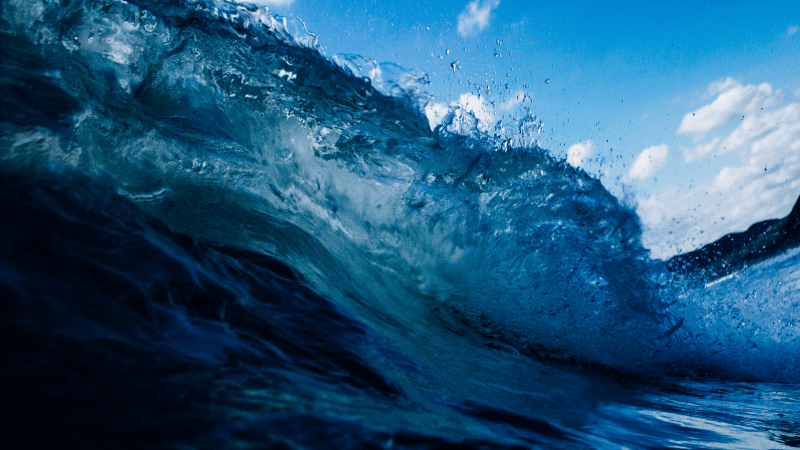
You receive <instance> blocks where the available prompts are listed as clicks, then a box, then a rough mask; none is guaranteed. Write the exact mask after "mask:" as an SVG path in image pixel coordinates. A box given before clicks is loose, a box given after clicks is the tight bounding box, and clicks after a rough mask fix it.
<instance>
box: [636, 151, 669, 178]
mask: <svg viewBox="0 0 800 450" xmlns="http://www.w3.org/2000/svg"><path fill="white" fill-rule="evenodd" d="M667 155H669V146H668V145H667V144H661V145H656V146H653V147H648V148H646V149H644V150H642V153H640V154H639V156H638V157H636V160H635V161H633V165H632V166H631V170H630V171H628V177H630V178H631V179H632V180H644V179H646V178H650V176H652V175H653V174H654V173H656V171H658V169H660V168H661V166H663V165H664V163H665V162H667Z"/></svg>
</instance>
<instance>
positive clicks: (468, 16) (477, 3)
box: [458, 0, 500, 37]
mask: <svg viewBox="0 0 800 450" xmlns="http://www.w3.org/2000/svg"><path fill="white" fill-rule="evenodd" d="M498 6H500V0H473V1H471V2H469V4H468V5H467V6H466V7H465V8H464V11H462V12H461V14H459V15H458V34H460V35H461V36H463V37H467V36H474V35H476V34H478V33H480V32H481V31H483V30H484V29H485V28H486V27H487V26H489V19H490V18H491V13H492V10H493V9H495V8H497V7H498Z"/></svg>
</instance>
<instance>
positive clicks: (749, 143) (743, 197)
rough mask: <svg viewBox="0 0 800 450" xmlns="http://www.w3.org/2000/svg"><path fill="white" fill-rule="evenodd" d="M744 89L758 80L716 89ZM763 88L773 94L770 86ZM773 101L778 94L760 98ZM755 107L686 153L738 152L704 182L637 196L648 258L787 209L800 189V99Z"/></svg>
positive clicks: (688, 246) (689, 155)
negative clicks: (733, 125)
mask: <svg viewBox="0 0 800 450" xmlns="http://www.w3.org/2000/svg"><path fill="white" fill-rule="evenodd" d="M764 85H766V83H765V84H762V85H761V86H764ZM766 86H769V85H766ZM715 88H717V89H719V86H717V87H715ZM748 88H751V89H755V86H747V87H742V86H741V85H739V84H738V83H736V84H730V83H728V86H726V87H724V88H722V89H720V91H721V93H720V97H721V96H722V95H724V94H725V93H728V92H731V91H732V90H740V91H741V90H746V89H748ZM759 88H760V86H759ZM763 91H764V92H768V91H769V92H771V88H770V89H769V90H766V89H763ZM758 95H759V94H752V95H750V97H749V98H750V99H754V98H756V97H757V96H758ZM715 102H716V101H715ZM772 102H777V99H775V98H773V99H771V100H770V101H769V102H765V103H764V104H765V105H769V104H771V103H772ZM760 108H761V107H760V106H759V108H758V109H757V110H752V111H749V113H748V114H746V115H745V117H744V119H743V120H742V121H741V122H740V123H739V125H738V126H737V127H736V128H735V129H734V130H733V131H731V132H730V133H729V134H728V135H727V136H725V135H723V136H717V137H714V138H711V139H708V140H707V141H706V142H700V143H699V144H698V145H697V146H696V147H695V148H694V149H692V150H686V151H685V152H684V157H685V158H686V160H687V161H691V160H695V159H699V158H704V157H710V156H711V155H715V156H716V155H721V154H723V153H729V152H737V153H738V154H739V156H740V160H739V163H738V164H735V163H734V164H728V166H726V167H723V168H722V169H720V170H719V171H718V172H717V173H716V175H715V176H714V178H713V179H712V180H710V181H708V182H705V183H697V184H696V185H690V186H689V187H688V188H685V187H684V188H682V189H678V187H671V188H668V190H666V191H663V192H661V193H658V194H655V195H653V196H651V197H649V198H647V199H645V200H640V202H639V206H638V208H637V211H638V212H639V215H640V217H641V218H642V222H643V224H644V225H645V234H644V236H643V242H644V243H645V245H647V246H648V247H649V248H651V250H652V254H653V256H656V257H666V256H670V255H672V254H674V253H677V252H682V251H688V250H692V249H694V248H697V247H699V246H701V245H704V244H706V243H708V242H712V241H714V240H716V239H718V238H720V237H721V236H723V235H725V234H727V233H733V232H741V231H744V230H746V229H747V228H748V227H749V226H750V225H752V224H753V223H755V222H759V221H762V220H767V219H772V218H778V217H783V216H785V215H786V214H788V213H789V211H790V210H791V208H792V206H793V205H794V203H795V201H796V200H797V196H798V195H800V103H798V102H795V103H790V104H787V105H784V106H782V107H780V108H778V109H774V110H768V109H766V108H767V106H765V110H764V111H762V110H761V109H760ZM640 158H641V156H640ZM637 161H638V159H637ZM634 165H635V164H634ZM631 172H633V169H631ZM631 178H633V176H632V175H631Z"/></svg>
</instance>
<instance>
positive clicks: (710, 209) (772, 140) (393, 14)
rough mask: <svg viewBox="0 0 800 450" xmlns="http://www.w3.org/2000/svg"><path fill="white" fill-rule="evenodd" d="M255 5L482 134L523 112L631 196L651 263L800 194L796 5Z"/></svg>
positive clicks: (571, 156)
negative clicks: (373, 64) (426, 95)
mask: <svg viewBox="0 0 800 450" xmlns="http://www.w3.org/2000/svg"><path fill="white" fill-rule="evenodd" d="M258 3H260V4H264V5H267V7H268V8H269V9H270V10H271V11H272V12H274V13H277V14H281V15H284V16H287V17H289V18H293V17H299V18H302V19H303V21H304V22H305V24H306V26H307V28H308V29H309V30H310V31H312V32H313V33H315V34H317V35H318V36H319V45H320V46H321V47H322V48H323V49H324V51H325V53H326V54H327V55H328V56H333V55H335V54H339V53H348V54H359V55H363V56H366V57H369V58H373V59H375V60H377V61H378V62H385V61H386V62H394V63H396V64H399V65H401V66H403V67H405V68H407V69H411V68H420V69H422V70H424V71H426V72H427V73H428V74H429V76H430V79H431V85H430V86H429V87H428V91H429V92H430V93H431V94H433V95H434V97H435V98H434V100H433V102H434V104H432V105H433V106H436V104H438V105H442V106H447V105H449V104H451V103H454V102H455V103H459V102H460V104H461V106H462V107H466V108H468V109H470V108H471V109H473V110H474V113H475V115H476V116H478V117H479V118H482V119H484V121H485V122H487V123H488V122H492V121H496V120H498V119H499V118H501V117H502V115H503V114H504V113H505V114H508V113H507V112H504V110H503V109H504V107H505V106H508V105H510V104H516V103H517V102H515V101H514V100H515V99H522V98H525V100H524V102H523V105H524V106H528V107H530V108H531V111H532V112H533V113H534V114H536V115H538V116H539V117H540V118H541V119H542V120H543V121H544V123H545V129H546V131H545V132H544V134H543V135H542V146H543V147H544V148H547V149H549V150H551V151H552V152H553V153H554V154H555V155H556V156H559V157H563V158H567V160H568V161H569V162H570V163H571V164H573V165H575V166H580V167H582V168H584V169H585V170H586V171H587V172H589V173H591V174H592V175H594V176H597V177H599V178H600V179H601V180H602V181H603V183H604V184H605V185H606V187H608V188H609V189H610V190H611V191H612V192H614V193H615V194H617V195H619V196H622V195H633V196H635V198H636V200H637V203H638V207H637V210H638V212H639V214H640V217H641V218H642V221H643V224H644V227H645V234H644V242H645V244H646V245H647V246H648V247H650V248H651V249H652V253H653V256H655V257H665V256H668V255H670V254H674V253H675V252H678V251H686V250H691V249H692V248H695V247H697V246H699V245H702V244H704V243H706V242H710V241H712V240H714V239H717V238H719V237H720V236H721V235H723V234H725V233H729V232H733V231H742V230H744V229H745V228H747V226H748V225H750V224H751V223H753V222H755V221H760V220H765V219H768V218H774V217H781V216H784V215H786V214H788V212H789V210H790V209H791V207H792V205H793V204H794V201H795V200H796V199H797V197H798V195H800V76H798V73H800V71H799V70H798V69H800V28H798V26H800V2H797V1H746V2H745V1H725V2H723V1H719V0H717V1H704V2H699V1H692V2H688V1H687V2H681V1H670V2H641V1H636V2H634V1H616V2H615V1H606V2H596V1H575V2H531V1H528V2H526V1H516V0H474V1H469V0H451V1H438V2H433V1H418V0H407V1H402V2H390V1H375V0H351V1H347V2H342V1H334V0H292V1H287V0H260V1H259V2H258ZM456 61H457V63H456V70H455V71H453V70H452V69H451V65H452V63H454V62H456ZM545 80H549V82H547V83H546V82H545ZM506 85H507V86H506ZM487 87H488V88H489V95H488V96H487V95H486V89H487ZM492 102H494V104H492ZM504 105H505V106H504ZM487 125H488V124H487Z"/></svg>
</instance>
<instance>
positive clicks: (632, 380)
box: [0, 0, 800, 449]
mask: <svg viewBox="0 0 800 450" xmlns="http://www.w3.org/2000/svg"><path fill="white" fill-rule="evenodd" d="M0 13H1V14H2V18H1V19H0V20H2V22H0V41H1V42H0V84H1V85H2V91H0V92H2V95H0V161H1V162H2V163H1V164H0V201H1V202H2V208H1V209H0V217H2V221H0V227H2V233H0V236H2V237H0V249H1V250H0V292H2V295H0V298H2V308H3V314H2V316H1V317H2V319H1V320H2V327H1V328H0V329H2V333H3V334H4V342H5V343H6V351H5V355H6V357H5V358H4V364H3V365H2V367H0V370H1V371H2V372H1V373H2V377H3V380H4V382H3V383H2V385H3V389H4V391H3V394H4V398H7V399H9V400H8V401H7V405H8V406H7V408H8V409H9V410H11V411H14V414H13V417H14V418H13V419H12V420H10V421H8V422H7V423H6V424H5V426H6V427H7V430H6V431H7V433H8V434H9V435H10V436H18V437H24V438H25V439H27V440H28V441H29V442H30V443H31V445H34V444H45V443H51V442H58V443H59V445H61V446H67V447H79V448H95V447H96V448H129V447H130V448H143V447H144V448H147V447H154V448H164V447H181V448H187V447H188V448H250V447H255V448H320V449H322V448H354V449H355V448H402V449H406V448H408V449H411V448H414V449H428V448H476V449H477V448H481V449H485V448H570V449H572V448H653V449H655V448H787V447H795V446H800V437H798V433H799V432H800V428H799V427H798V425H797V424H798V415H799V414H800V409H799V408H798V405H797V404H796V403H797V401H798V393H797V390H796V387H795V385H794V384H793V383H796V382H797V381H798V379H800V367H798V363H797V359H796V355H797V351H798V342H797V338H798V336H800V328H798V324H797V317H798V316H797V313H796V312H795V305H796V303H797V301H798V294H797V292H798V290H797V286H798V283H800V272H798V270H797V269H796V267H797V262H798V259H799V258H800V251H799V250H797V249H788V248H787V249H784V250H782V251H778V252H777V253H776V255H775V256H773V257H771V258H769V259H767V260H765V261H761V262H758V263H757V264H751V265H749V266H747V265H745V266H743V267H741V268H739V269H738V270H736V271H733V272H731V273H730V274H728V275H726V276H725V277H722V278H714V279H712V278H708V279H703V278H702V277H699V278H698V276H686V277H684V275H679V274H674V273H672V272H670V271H669V270H668V269H667V267H666V266H665V265H664V263H663V262H661V261H658V260H652V259H651V258H650V257H649V254H648V252H647V250H646V249H645V248H644V247H642V245H641V242H640V234H641V230H640V224H639V219H638V217H637V216H636V214H635V212H634V211H633V209H632V208H631V206H630V205H629V204H627V202H625V201H622V200H619V199H617V198H615V197H614V196H613V195H611V194H610V193H609V192H608V191H607V190H606V189H605V188H604V187H603V186H602V185H601V183H600V182H599V181H598V180H596V179H594V178H592V177H590V176H588V175H587V174H586V173H584V172H583V171H581V170H579V169H575V168H573V167H571V166H569V165H568V164H566V163H565V162H564V161H561V160H558V159H557V158H554V157H553V156H552V155H551V154H550V153H549V152H548V151H547V150H545V149H542V148H540V147H539V146H538V142H539V141H538V133H539V132H540V130H541V126H540V124H539V122H538V120H537V119H536V118H535V117H532V116H530V115H526V116H523V117H520V118H519V119H518V120H517V121H516V123H514V124H513V126H508V128H507V129H499V128H498V129H494V130H488V131H487V130H486V129H484V128H482V127H480V126H479V123H478V121H477V119H476V118H475V117H474V116H472V115H471V114H470V113H469V112H467V111H465V110H462V109H460V108H458V107H455V106H454V107H451V109H450V110H449V111H448V113H447V114H446V116H445V117H444V120H443V121H442V122H441V124H438V125H437V126H435V127H433V129H431V126H430V124H429V122H428V120H427V118H426V116H425V113H424V108H425V106H426V104H427V103H428V102H429V101H430V98H429V97H428V96H427V94H425V92H424V86H425V84H426V82H427V77H426V76H425V74H424V73H421V72H419V71H405V70H403V69H402V68H400V67H398V66H396V65H392V64H377V63H375V62H374V61H370V60H368V59H367V58H363V57H359V56H355V55H338V56H335V57H333V58H327V57H325V56H324V55H322V54H321V53H320V51H319V50H318V49H317V48H316V47H315V45H316V44H315V39H316V38H315V37H314V36H313V35H311V34H309V35H308V36H292V35H290V34H289V33H288V32H287V31H286V26H285V24H284V23H283V19H282V18H280V17H276V16H273V15H271V14H270V13H269V12H268V11H267V10H266V9H264V8H260V9H259V8H256V7H254V6H247V5H240V4H235V3H225V2H205V1H133V0H132V1H129V2H125V1H78V0H72V1H70V0H62V1H60V2H58V1H38V2H29V1H23V0H5V1H3V2H2V3H0ZM34 428H35V429H38V430H41V432H36V433H29V432H27V431H25V430H29V429H34Z"/></svg>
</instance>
